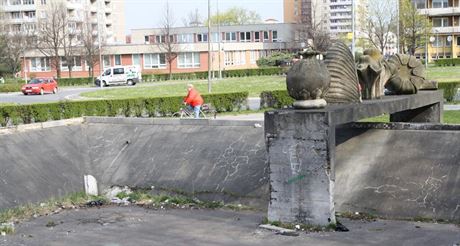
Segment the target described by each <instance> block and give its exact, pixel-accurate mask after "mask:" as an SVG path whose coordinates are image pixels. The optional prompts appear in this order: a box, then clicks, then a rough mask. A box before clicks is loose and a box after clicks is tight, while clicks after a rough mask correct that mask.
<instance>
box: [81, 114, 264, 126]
mask: <svg viewBox="0 0 460 246" xmlns="http://www.w3.org/2000/svg"><path fill="white" fill-rule="evenodd" d="M85 123H88V124H124V125H130V124H137V125H192V126H252V127H262V126H263V124H264V122H263V121H258V120H254V121H249V120H214V119H173V118H125V117H94V116H91V117H85Z"/></svg>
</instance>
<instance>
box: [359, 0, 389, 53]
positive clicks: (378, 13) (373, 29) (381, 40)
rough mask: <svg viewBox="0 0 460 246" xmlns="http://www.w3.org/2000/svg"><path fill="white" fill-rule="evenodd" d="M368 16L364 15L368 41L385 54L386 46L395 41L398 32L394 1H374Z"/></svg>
mask: <svg viewBox="0 0 460 246" xmlns="http://www.w3.org/2000/svg"><path fill="white" fill-rule="evenodd" d="M368 11H369V12H368V14H367V16H362V17H363V18H361V19H362V20H366V21H365V23H364V26H363V27H364V28H363V33H364V34H365V36H366V38H367V39H368V41H369V42H370V43H371V44H372V45H373V46H374V47H375V48H377V49H379V50H380V52H381V53H382V54H384V51H385V47H386V46H387V45H388V44H389V43H390V42H392V41H393V39H392V35H391V34H393V33H396V27H397V19H398V15H397V10H396V3H395V2H394V1H374V2H373V4H371V5H370V6H369V8H368Z"/></svg>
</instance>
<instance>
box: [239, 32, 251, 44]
mask: <svg viewBox="0 0 460 246" xmlns="http://www.w3.org/2000/svg"><path fill="white" fill-rule="evenodd" d="M240 42H251V32H240Z"/></svg>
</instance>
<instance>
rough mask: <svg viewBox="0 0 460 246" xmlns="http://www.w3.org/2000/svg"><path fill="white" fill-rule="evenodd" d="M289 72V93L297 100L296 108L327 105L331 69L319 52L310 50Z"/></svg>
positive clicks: (287, 80) (287, 81)
mask: <svg viewBox="0 0 460 246" xmlns="http://www.w3.org/2000/svg"><path fill="white" fill-rule="evenodd" d="M301 55H302V58H303V59H301V60H300V61H298V62H296V63H295V64H294V65H293V66H292V67H291V69H290V70H289V71H288V73H287V78H286V85H287V89H288V93H289V95H290V96H291V97H292V98H294V99H295V100H296V101H295V102H294V104H293V106H294V107H295V108H322V107H325V106H326V104H327V103H326V100H324V95H325V93H326V91H327V89H328V87H329V83H330V76H329V71H328V69H327V67H326V65H325V64H324V62H323V61H322V60H320V59H317V56H318V55H320V53H319V52H316V51H313V50H308V51H305V52H303V53H301Z"/></svg>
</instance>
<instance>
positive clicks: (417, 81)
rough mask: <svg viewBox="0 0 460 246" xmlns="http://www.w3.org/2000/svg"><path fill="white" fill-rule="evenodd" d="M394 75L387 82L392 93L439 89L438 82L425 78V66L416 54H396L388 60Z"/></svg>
mask: <svg viewBox="0 0 460 246" xmlns="http://www.w3.org/2000/svg"><path fill="white" fill-rule="evenodd" d="M388 67H389V69H390V70H391V71H392V76H391V77H390V79H389V80H388V81H387V83H386V84H385V88H386V89H388V91H389V92H390V93H391V94H396V95H399V94H415V93H417V91H418V90H432V89H437V86H436V83H435V82H431V81H428V80H426V79H425V67H424V66H423V64H422V63H421V62H420V61H418V60H417V59H416V58H415V57H414V56H411V55H403V54H396V55H393V56H391V58H390V59H389V60H388Z"/></svg>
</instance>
